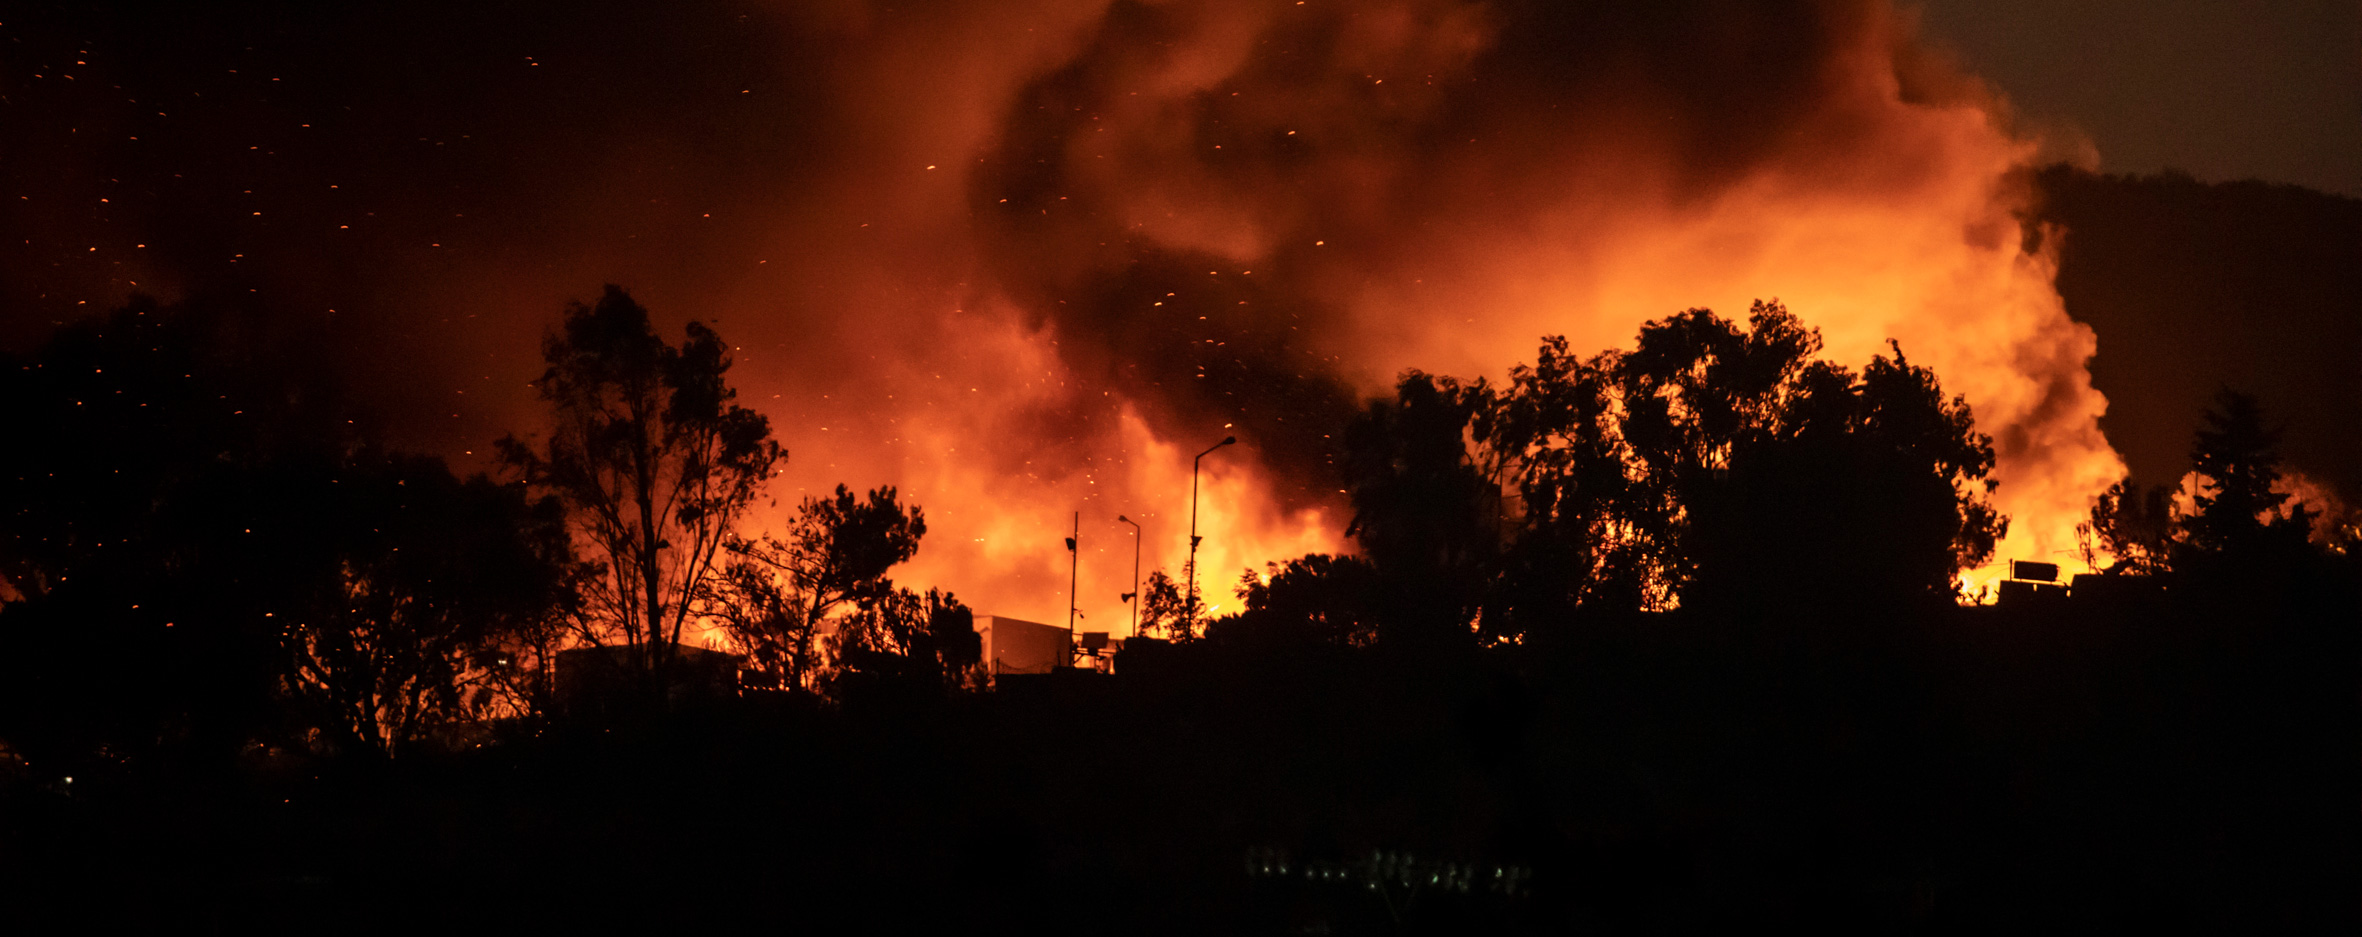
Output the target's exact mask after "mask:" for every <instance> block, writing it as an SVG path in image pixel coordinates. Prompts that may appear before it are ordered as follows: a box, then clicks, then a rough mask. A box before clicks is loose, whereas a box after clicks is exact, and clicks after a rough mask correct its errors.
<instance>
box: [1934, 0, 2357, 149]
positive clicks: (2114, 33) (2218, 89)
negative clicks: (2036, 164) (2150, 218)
mask: <svg viewBox="0 0 2362 937" xmlns="http://www.w3.org/2000/svg"><path fill="white" fill-rule="evenodd" d="M1925 10H1926V14H1925V15H1926V18H1925V20H1923V25H1924V30H1925V32H1926V34H1927V35H1928V36H1930V37H1931V38H1933V39H1936V40H1937V41H1939V42H1941V43H1943V44H1946V45H1949V46H1950V47H1952V49H1953V50H1954V51H1955V52H1957V53H1958V54H1959V55H1960V57H1961V59H1962V61H1963V62H1964V63H1965V64H1966V65H1967V66H1968V67H1969V69H1970V70H1971V71H1974V72H1977V73H1978V74H1981V75H1983V76H1984V77H1985V78H1986V79H1987V80H1989V81H1991V82H1993V83H1994V84H1996V85H1998V86H1999V87H2000V88H2001V90H2002V91H2003V92H2004V93H2006V94H2007V95H2008V96H2009V99H2010V101H2011V102H2012V103H2014V104H2015V105H2016V106H2017V108H2018V111H2019V113H2020V116H2022V117H2024V118H2025V119H2027V120H2029V121H2031V122H2032V124H2033V125H2034V126H2036V127H2045V128H2061V129H2067V130H2071V131H2079V132H2081V133H2082V134H2083V135H2085V136H2087V137H2088V138H2089V139H2090V141H2091V142H2092V143H2093V144H2094V145H2096V146H2097V148H2098V150H2099V156H2100V166H2099V168H2100V169H2102V170H2105V171H2109V172H2132V173H2150V172H2156V171H2158V170H2160V169H2165V168H2168V167H2171V168H2175V169H2180V170H2183V171H2186V172H2189V173H2191V174H2192V175H2195V176H2197V177H2198V178H2200V179H2203V180H2207V181H2214V182H2227V181H2231V180H2236V179H2248V178H2255V179H2262V180H2264V181H2267V182H2293V183H2296V184H2298V185H2303V186H2309V187H2312V188H2316V189H2321V190H2324V191H2329V192H2336V193H2339V194H2343V195H2349V196H2362V3H2356V2H2354V0H2266V2H2252V0H2251V2H2245V3H2234V2H2228V0H1927V2H1926V4H1925Z"/></svg>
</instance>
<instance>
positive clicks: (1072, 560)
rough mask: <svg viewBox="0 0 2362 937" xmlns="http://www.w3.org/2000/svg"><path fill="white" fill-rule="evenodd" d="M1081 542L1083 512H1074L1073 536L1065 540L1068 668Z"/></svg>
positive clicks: (1071, 654) (1080, 576)
mask: <svg viewBox="0 0 2362 937" xmlns="http://www.w3.org/2000/svg"><path fill="white" fill-rule="evenodd" d="M1082 542H1083V512H1081V511H1076V512H1074V535H1073V536H1071V537H1068V538H1066V558H1067V567H1066V653H1067V655H1068V659H1067V661H1066V665H1067V666H1069V667H1072V666H1074V660H1073V655H1074V613H1075V611H1076V609H1075V607H1074V606H1075V594H1074V588H1075V586H1076V585H1077V584H1079V583H1081V582H1082V581H1083V580H1082V575H1083V551H1082Z"/></svg>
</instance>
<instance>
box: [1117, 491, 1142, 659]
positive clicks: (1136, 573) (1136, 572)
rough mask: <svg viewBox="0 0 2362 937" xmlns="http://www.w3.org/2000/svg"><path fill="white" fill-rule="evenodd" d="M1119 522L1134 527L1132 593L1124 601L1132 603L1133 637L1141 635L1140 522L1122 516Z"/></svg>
mask: <svg viewBox="0 0 2362 937" xmlns="http://www.w3.org/2000/svg"><path fill="white" fill-rule="evenodd" d="M1115 519H1116V520H1117V521H1120V522H1122V523H1126V524H1130V525H1132V591H1130V592H1126V593H1124V601H1126V602H1130V603H1132V635H1133V636H1134V637H1138V636H1139V634H1140V522H1139V521H1136V520H1133V519H1131V518H1129V517H1125V516H1123V515H1121V514H1118V515H1116V516H1115Z"/></svg>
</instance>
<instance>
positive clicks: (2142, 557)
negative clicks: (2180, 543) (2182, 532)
mask: <svg viewBox="0 0 2362 937" xmlns="http://www.w3.org/2000/svg"><path fill="white" fill-rule="evenodd" d="M2176 523H2177V518H2176V516H2175V514H2174V510H2173V489H2171V488H2167V487H2164V486H2158V487H2154V488H2147V489H2144V488H2142V487H2141V486H2140V485H2137V484H2134V483H2133V482H2132V480H2131V479H2129V478H2127V479H2122V480H2119V481H2117V482H2116V483H2115V484H2113V485H2110V486H2108V490H2106V491H2103V492H2100V495H2099V497H2098V498H2097V499H2095V500H2094V501H2093V503H2092V506H2091V518H2090V519H2089V520H2088V521H2085V522H2084V523H2082V524H2078V525H2076V529H2075V530H2076V534H2077V535H2078V536H2079V537H2081V538H2083V541H2084V546H2083V552H2084V562H2086V563H2089V564H2092V565H2093V566H2095V567H2096V566H2098V565H2099V562H2100V557H2101V555H2102V554H2105V555H2106V556H2108V557H2112V558H2113V560H2112V561H2111V562H2110V563H2109V564H2108V566H2107V568H2106V570H2105V571H2106V572H2109V573H2116V574H2120V575H2127V574H2137V575H2153V574H2156V573H2161V572H2164V571H2165V570H2166V569H2168V568H2169V567H2170V566H2171V563H2172V558H2171V550H2172V547H2173V543H2174V538H2175V525H2176Z"/></svg>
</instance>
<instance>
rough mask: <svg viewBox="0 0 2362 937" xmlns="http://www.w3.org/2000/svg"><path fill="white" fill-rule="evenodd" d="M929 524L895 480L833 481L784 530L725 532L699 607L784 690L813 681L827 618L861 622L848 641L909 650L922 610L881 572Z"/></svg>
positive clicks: (908, 551)
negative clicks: (830, 490)
mask: <svg viewBox="0 0 2362 937" xmlns="http://www.w3.org/2000/svg"><path fill="white" fill-rule="evenodd" d="M926 533H927V521H926V516H925V514H924V513H923V512H922V511H921V510H920V509H919V508H918V507H917V506H915V505H914V506H911V507H909V508H907V509H906V508H904V507H903V506H902V504H901V502H900V500H899V498H898V497H897V495H896V492H895V490H894V488H893V487H892V486H887V487H883V488H878V489H875V490H872V491H871V492H869V494H868V496H867V497H866V498H862V497H857V496H855V495H854V494H853V492H852V490H851V489H848V488H846V487H845V486H843V485H838V486H837V489H836V492H835V494H833V495H830V496H828V497H812V498H805V499H804V502H803V504H802V505H801V506H800V507H798V508H797V511H796V518H795V521H794V522H793V524H791V525H790V527H789V529H788V535H787V537H786V538H785V539H780V538H776V537H772V536H770V535H764V536H763V537H761V538H759V539H754V540H748V539H745V538H742V537H733V538H731V540H730V541H729V544H728V552H729V556H730V559H729V561H728V568H727V570H726V571H725V572H724V573H723V574H722V576H721V577H720V578H718V579H717V580H716V581H715V582H713V583H711V584H710V585H709V587H708V588H706V589H705V590H704V591H703V592H702V593H701V595H702V596H703V597H704V598H705V599H706V600H707V601H706V602H705V603H704V607H705V608H706V609H707V613H708V614H712V615H714V616H715V617H716V618H718V619H719V620H720V621H722V622H723V623H724V624H725V626H726V627H728V628H729V629H730V631H731V633H732V635H733V636H734V637H735V638H737V640H738V641H739V643H740V645H741V646H742V647H745V648H746V649H747V651H748V654H749V656H750V659H751V660H752V662H754V663H755V664H756V665H757V666H758V667H759V668H761V669H763V670H765V671H767V672H769V673H770V674H771V675H773V676H774V677H776V678H777V679H778V680H780V681H781V684H782V685H783V686H785V687H787V688H789V689H810V688H812V686H813V683H814V680H815V678H816V677H817V676H818V673H817V670H818V668H819V666H820V663H821V661H820V657H819V651H820V649H821V646H820V644H819V639H820V637H821V635H822V634H823V632H824V631H826V630H828V628H829V627H830V626H832V625H833V626H835V627H837V628H839V629H842V628H845V627H848V626H850V627H853V628H856V629H861V630H864V632H865V633H864V635H863V636H862V637H859V638H855V639H852V643H851V644H850V645H847V646H850V647H856V648H862V649H865V650H878V651H891V652H893V653H904V652H905V649H906V648H907V647H908V642H907V640H905V639H906V638H907V637H908V636H909V634H910V630H909V629H910V628H912V627H913V626H912V625H911V624H910V622H909V621H908V619H911V618H924V617H927V616H926V615H925V614H922V613H920V612H913V611H911V610H909V609H908V608H904V607H902V606H901V605H897V603H898V602H902V600H903V598H904V597H903V596H901V595H900V594H898V591H897V590H896V589H895V586H894V582H893V580H891V579H889V578H887V573H888V572H889V571H890V570H892V569H893V568H894V567H895V566H896V565H899V564H901V563H902V562H904V561H906V560H908V559H910V558H911V557H912V556H913V555H915V554H917V552H918V548H919V538H921V537H923V536H925V535H926ZM946 599H948V597H946ZM916 601H917V600H916V598H915V597H911V598H910V599H909V602H916ZM904 604H908V603H904Z"/></svg>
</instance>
